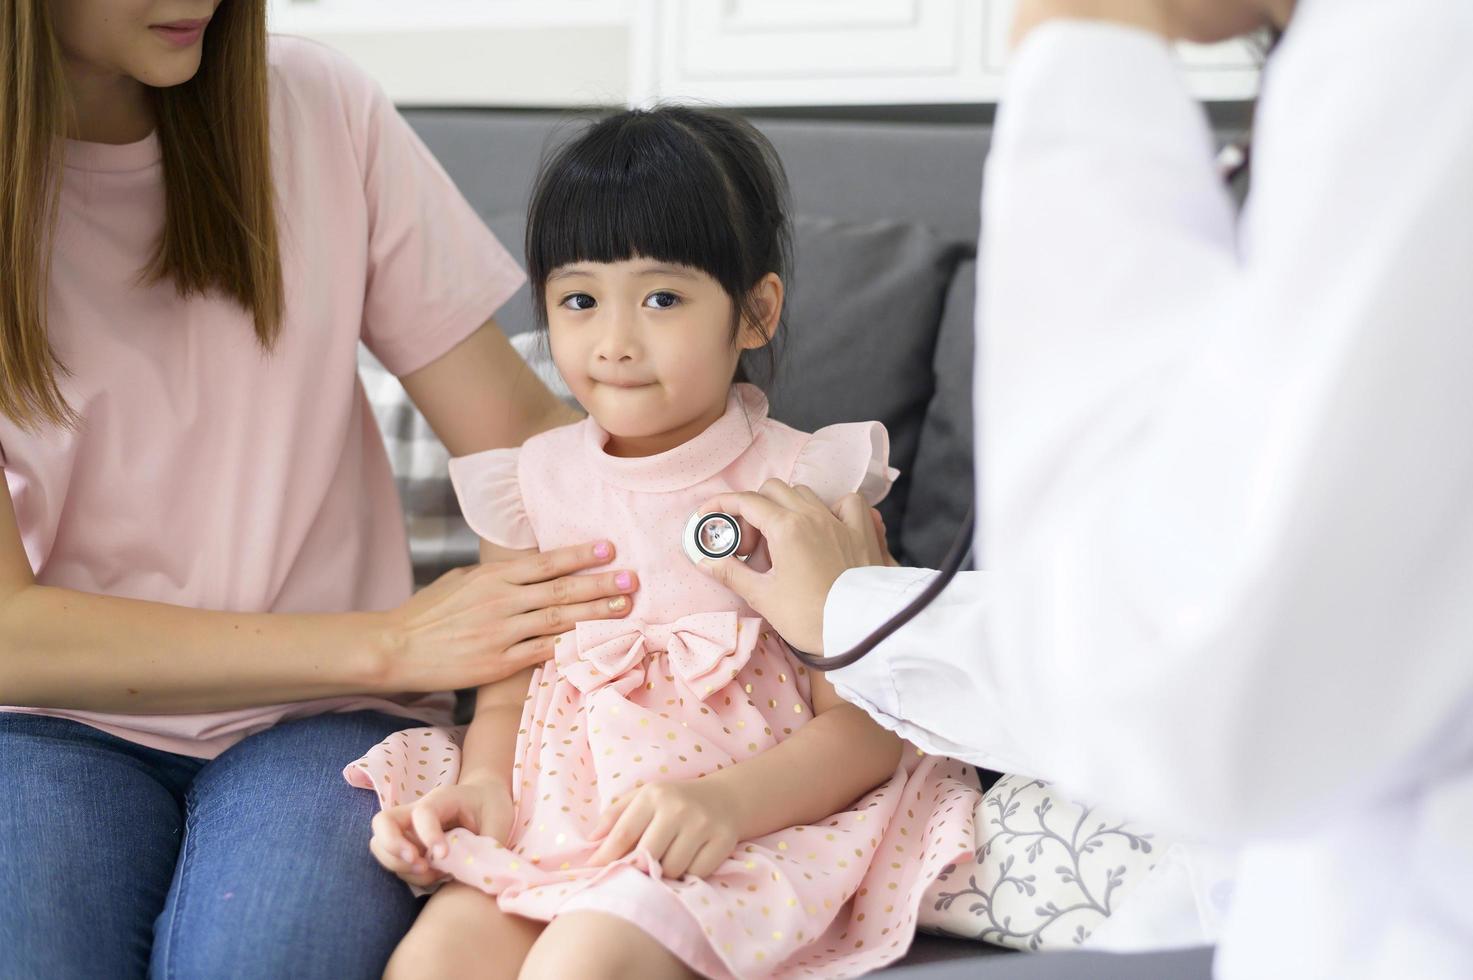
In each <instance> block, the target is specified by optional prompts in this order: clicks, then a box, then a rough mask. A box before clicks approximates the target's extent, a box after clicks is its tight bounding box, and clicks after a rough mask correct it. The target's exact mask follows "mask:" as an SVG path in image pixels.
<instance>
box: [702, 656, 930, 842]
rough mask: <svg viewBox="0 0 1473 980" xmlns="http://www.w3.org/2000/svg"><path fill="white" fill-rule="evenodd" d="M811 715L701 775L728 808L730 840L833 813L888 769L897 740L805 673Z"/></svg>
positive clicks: (825, 683)
mask: <svg viewBox="0 0 1473 980" xmlns="http://www.w3.org/2000/svg"><path fill="white" fill-rule="evenodd" d="M809 678H810V679H811V682H812V690H813V712H814V718H813V720H812V721H810V722H809V723H808V724H806V725H804V726H803V727H802V728H800V729H798V731H796V732H794V733H793V735H792V736H791V737H790V738H788V739H786V740H785V741H783V742H781V743H779V744H778V745H775V746H773V747H772V748H770V749H768V750H767V751H766V752H762V753H760V754H758V755H755V756H753V757H752V758H750V759H746V760H743V761H742V762H739V763H737V764H736V765H734V766H729V767H727V768H726V769H721V770H718V771H717V772H713V773H711V774H710V775H708V776H706V777H704V780H703V781H704V782H708V783H711V784H713V785H714V786H718V787H720V788H721V790H722V795H723V796H725V797H726V798H727V799H728V800H729V801H730V805H731V807H732V813H733V814H734V816H735V819H736V824H737V828H736V829H737V837H738V838H739V839H741V840H751V839H752V838H754V837H761V836H763V835H764V834H770V833H773V832H774V831H778V830H782V829H783V828H785V827H792V826H794V825H797V824H811V823H817V822H818V821H820V820H822V819H824V818H825V817H829V816H832V815H833V814H835V813H838V812H839V811H841V810H843V809H844V808H845V807H847V806H848V805H849V804H851V803H853V802H854V801H855V800H857V799H858V798H859V797H861V796H863V795H864V794H865V793H868V792H869V791H870V790H872V789H874V788H875V787H876V786H878V785H880V784H881V783H883V782H884V781H885V780H887V779H889V778H890V777H891V776H893V775H894V774H895V767H896V766H897V765H899V763H900V754H901V751H902V745H903V743H902V742H901V740H900V738H899V737H898V736H896V735H895V734H894V733H892V732H888V731H886V730H885V729H883V728H881V727H880V726H879V725H877V724H875V722H874V721H873V720H871V718H870V717H869V715H867V714H865V712H864V711H863V710H862V709H860V708H856V707H855V706H854V705H852V704H849V703H848V702H847V701H844V700H843V699H842V698H840V697H839V696H838V694H836V693H835V692H834V688H833V685H832V684H830V683H829V682H828V679H827V678H825V677H824V676H823V675H822V674H820V673H818V672H816V671H809Z"/></svg>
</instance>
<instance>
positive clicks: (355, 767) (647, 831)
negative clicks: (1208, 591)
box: [346, 107, 976, 977]
mask: <svg viewBox="0 0 1473 980" xmlns="http://www.w3.org/2000/svg"><path fill="white" fill-rule="evenodd" d="M785 196H786V195H785V181H784V178H783V176H782V171H781V166H780V165H779V163H778V162H777V160H776V157H775V154H774V153H773V151H772V148H771V146H770V145H769V144H768V143H767V141H766V140H765V139H764V138H763V137H761V136H760V135H759V134H758V133H757V132H756V131H755V130H753V129H752V128H751V127H750V126H748V125H747V124H745V123H743V122H741V121H739V120H737V119H735V118H732V117H728V116H725V115H718V114H714V113H710V112H704V111H699V110H694V109H689V108H673V107H672V108H662V109H658V110H655V111H651V112H642V111H634V112H625V113H621V114H617V115H615V116H612V117H610V118H608V119H605V120H603V121H601V122H599V123H598V124H596V125H594V126H592V127H591V128H590V129H589V130H588V131H587V132H586V133H584V134H583V135H582V136H581V137H580V138H578V139H577V140H575V141H574V142H572V143H571V144H569V145H568V146H567V147H566V148H564V149H563V150H562V151H561V152H560V153H559V154H557V155H556V156H555V158H554V159H552V161H551V162H550V163H549V164H548V165H547V167H546V168H545V170H544V172H543V174H542V175H541V177H540V179H539V181H538V183H537V186H536V188H535V190H534V194H533V200H532V204H531V209H530V214H529V226H528V227H529V231H528V235H527V255H528V264H529V267H530V273H531V279H532V284H533V296H534V301H535V304H536V306H537V310H538V316H539V319H541V320H543V321H544V322H545V323H546V325H547V328H548V331H549V338H550V341H551V346H552V354H553V358H554V360H555V362H556V364H557V367H558V370H559V371H560V372H561V373H562V375H563V377H564V378H565V379H566V380H567V382H568V385H569V387H570V388H571V390H572V391H573V393H574V394H575V395H576V396H577V398H578V400H579V401H580V402H581V403H582V405H583V406H584V408H586V409H587V411H588V413H589V418H588V419H586V420H584V421H583V422H580V423H577V424H575V425H571V426H567V427H564V428H561V429H555V430H553V431H550V432H547V433H544V434H543V435H541V436H537V437H535V438H533V439H531V440H529V441H528V442H527V443H526V444H525V445H524V446H522V448H521V449H519V450H517V449H512V450H493V451H490V452H483V453H479V454H476V455H472V456H466V457H462V458H459V459H456V460H454V461H453V462H452V463H451V477H452V480H453V482H454V484H455V489H456V493H457V494H458V496H459V498H460V501H461V505H462V508H463V510H464V512H465V515H466V519H467V520H468V521H469V522H470V524H471V526H472V527H473V528H474V529H475V530H476V532H477V533H478V534H479V535H480V536H481V537H482V538H483V539H484V540H485V544H484V545H483V557H485V558H488V559H489V558H496V557H501V556H503V555H504V554H505V553H507V552H509V551H516V550H521V549H529V548H542V549H547V548H552V547H557V546H558V545H560V544H563V543H567V542H574V541H582V540H584V539H586V538H588V537H589V536H590V535H595V536H596V535H609V536H610V538H611V540H612V541H613V542H614V543H615V545H616V546H617V548H618V549H619V554H620V558H621V560H622V561H623V562H626V563H628V564H630V566H631V567H633V568H635V569H637V570H639V573H640V583H639V588H638V591H636V592H634V599H633V602H634V606H633V608H632V609H631V610H629V615H628V617H627V618H624V619H609V620H592V621H584V622H579V623H576V624H569V626H571V627H572V628H570V629H569V630H568V631H567V632H565V633H563V634H562V635H561V636H560V637H559V639H558V641H557V644H556V656H555V658H554V660H553V661H552V662H551V663H548V664H545V665H543V666H541V667H538V668H536V669H534V670H531V671H529V672H527V673H524V674H522V675H520V676H517V677H513V678H511V679H510V680H508V681H504V682H501V683H498V684H492V685H489V686H487V687H484V688H482V689H481V690H480V692H479V696H478V700H477V705H476V714H475V719H474V721H473V722H472V723H471V725H470V727H469V729H468V730H467V731H466V732H465V734H464V744H463V747H461V746H458V745H457V734H458V733H456V732H452V731H446V730H444V729H418V730H413V731H410V732H406V733H401V734H398V735H395V736H391V737H390V738H388V739H386V740H385V741H384V742H382V743H380V744H379V745H378V746H377V747H375V748H374V749H373V750H372V751H371V752H370V753H368V755H367V756H365V757H364V758H363V759H361V760H359V761H357V762H355V763H354V764H352V765H350V766H349V767H348V769H347V771H346V775H347V776H348V779H349V780H350V781H351V782H353V783H354V784H355V785H358V786H362V787H364V788H372V789H376V790H377V792H378V796H379V799H380V801H381V803H382V805H383V807H384V809H383V812H382V813H380V814H379V815H378V817H377V818H376V819H375V821H374V835H373V840H372V844H371V847H372V849H373V852H374V854H375V855H376V856H377V857H378V859H379V861H380V862H381V863H382V864H383V865H384V866H385V867H387V868H389V869H390V870H392V871H394V872H396V873H397V874H399V875H400V876H401V877H403V878H404V879H405V880H407V881H408V882H410V883H411V884H413V885H415V886H418V887H427V886H429V885H431V884H434V883H436V882H438V881H441V880H444V879H447V878H448V879H450V880H449V883H447V884H445V885H444V886H443V887H441V888H440V889H439V891H438V892H437V893H436V894H435V896H434V897H433V898H432V899H431V900H430V902H429V904H428V906H427V907H426V909H425V910H424V912H423V913H422V915H421V916H420V918H419V920H418V922H417V924H416V925H415V926H414V928H413V930H412V931H411V932H410V934H409V936H408V937H407V938H406V939H405V940H404V942H403V943H402V944H401V945H400V947H399V949H398V951H397V952H396V953H395V956H394V959H393V960H392V961H391V963H390V967H389V974H390V975H391V976H398V975H409V974H412V975H414V976H426V975H446V976H469V975H472V974H473V973H474V974H475V975H479V976H508V977H509V976H514V975H517V974H518V973H519V972H520V973H521V974H522V975H523V976H548V977H569V976H576V977H594V976H620V977H623V976H638V977H655V976H688V975H690V974H691V973H692V972H694V973H696V974H700V975H703V976H710V977H731V976H767V975H777V976H797V975H804V976H808V975H820V976H849V975H854V974H858V973H863V972H866V971H869V970H873V969H875V968H877V967H880V966H882V965H884V964H885V963H887V962H890V961H892V960H894V959H896V958H898V957H899V956H901V955H902V954H903V953H904V952H905V950H906V949H907V947H908V946H909V943H910V940H911V937H912V936H913V934H914V928H915V922H916V914H917V908H918V905H919V902H920V900H921V897H922V894H923V892H924V891H925V890H926V888H927V886H928V885H929V884H930V883H931V881H933V880H934V878H935V876H936V875H937V873H938V872H940V871H941V869H942V868H943V867H944V866H945V865H947V864H949V863H952V862H953V861H955V860H957V859H959V858H961V857H962V856H964V855H966V854H968V853H969V852H970V850H971V847H972V841H973V832H972V812H973V807H974V804H975V802H976V790H975V788H974V787H975V783H974V782H973V781H972V780H970V779H969V773H968V771H967V770H965V769H964V768H963V767H962V766H960V765H959V764H957V763H954V762H950V761H948V760H943V759H932V758H921V757H919V754H918V753H916V752H914V751H913V750H912V751H908V752H903V751H902V744H901V742H900V741H899V740H898V739H897V738H895V737H894V736H893V735H892V734H890V733H889V732H886V731H884V730H883V729H881V728H879V727H878V726H877V725H875V724H874V723H873V722H872V721H871V720H870V719H869V717H868V716H866V715H865V714H864V713H863V712H862V711H860V710H859V709H857V708H855V707H853V706H851V705H849V704H846V703H844V702H843V701H841V700H840V699H839V698H838V697H837V696H836V695H835V694H834V692H833V689H832V688H831V687H830V686H829V684H828V682H827V681H825V680H824V679H823V678H822V677H821V676H818V675H816V674H813V673H810V672H809V671H807V670H805V669H804V668H803V667H802V666H801V665H800V664H799V663H798V662H797V661H796V660H795V659H794V658H793V657H792V656H791V654H790V653H789V652H788V649H787V647H786V646H785V645H784V643H783V641H782V640H781V639H780V638H779V637H778V636H776V635H775V634H774V633H773V632H772V631H771V630H770V629H768V628H767V627H766V626H765V625H764V623H763V622H762V621H761V620H760V619H759V618H757V617H755V616H754V615H753V614H752V612H751V610H750V608H749V607H747V606H745V605H744V604H743V603H742V602H741V601H740V600H739V599H738V598H737V597H736V596H735V595H734V594H733V593H731V592H730V591H728V590H727V589H725V588H724V587H723V586H721V585H720V584H718V583H717V582H716V581H715V580H714V579H713V578H711V577H710V576H708V575H707V574H705V573H704V572H703V571H702V570H701V569H699V568H697V567H696V566H695V565H693V564H692V563H691V561H690V559H689V558H688V557H687V556H686V553H685V552H684V551H683V549H682V543H681V542H682V535H683V532H684V529H685V525H686V522H687V520H688V518H690V516H691V515H692V514H693V513H694V512H695V511H696V510H697V509H698V508H699V507H700V506H701V505H702V504H703V503H705V502H707V501H709V500H711V499H712V498H713V497H715V496H716V495H718V494H721V493H724V492H729V491H734V490H753V489H756V488H758V487H759V486H761V485H762V484H763V483H764V482H765V481H768V480H773V479H776V480H781V481H783V482H785V483H791V484H794V485H804V486H806V487H808V488H811V492H812V493H815V494H817V495H818V497H819V498H821V499H822V500H823V501H825V502H826V503H828V504H830V505H833V504H835V503H836V502H837V501H838V500H839V499H840V498H842V497H844V496H846V495H848V494H850V493H852V492H858V493H859V494H861V495H863V497H864V498H865V499H867V500H868V501H869V502H871V503H873V502H875V501H877V500H879V499H880V498H881V497H883V496H884V494H885V492H886V491H887V490H888V488H889V485H890V482H891V481H892V480H893V478H894V476H895V471H893V470H891V469H889V468H888V467H887V466H886V456H887V451H888V439H887V436H886V433H885V430H884V428H883V427H882V426H881V425H880V424H878V423H874V422H870V423H856V424H845V425H834V426H829V427H827V428H825V429H822V430H821V431H819V432H818V433H816V434H813V435H807V434H804V433H801V432H797V431H795V430H793V429H791V428H789V427H787V426H785V425H783V424H781V423H779V422H776V421H774V420H772V419H770V418H768V417H767V400H766V399H765V398H764V397H763V395H762V393H761V391H759V390H758V389H757V388H756V387H754V386H752V385H749V384H743V383H733V379H734V378H735V377H737V376H738V375H739V365H738V359H739V356H740V355H741V353H742V352H743V351H745V350H757V349H761V348H764V347H766V345H767V344H768V342H769V341H770V340H771V338H772V335H773V332H774V331H775V330H776V328H777V326H778V324H779V320H780V317H781V310H782V300H783V273H784V270H785V265H786V256H787V251H788V244H787V243H788V226H787V219H786V214H785V206H784V203H785V202H784V199H785ZM794 492H796V493H805V494H806V493H808V492H810V491H809V490H801V489H800V490H797V491H794ZM633 584H634V583H633V581H632V579H631V581H629V582H626V583H622V584H621V588H627V587H631V586H632V585H633ZM544 923H547V925H545V926H544Z"/></svg>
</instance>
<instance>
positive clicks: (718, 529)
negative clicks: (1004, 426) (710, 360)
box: [683, 143, 1249, 671]
mask: <svg viewBox="0 0 1473 980" xmlns="http://www.w3.org/2000/svg"><path fill="white" fill-rule="evenodd" d="M1248 164H1249V149H1248V145H1247V144H1246V143H1245V144H1228V145H1227V146H1225V147H1223V149H1222V152H1221V153H1219V154H1218V167H1219V170H1220V172H1221V174H1222V177H1223V179H1224V180H1225V181H1226V182H1227V183H1229V184H1231V183H1232V182H1233V181H1235V180H1237V179H1238V178H1239V177H1241V176H1243V175H1244V174H1245V173H1246V172H1247V169H1248ZM975 526H976V509H975V508H968V510H967V517H966V520H964V521H963V522H962V526H961V530H959V531H958V532H957V536H956V539H955V540H954V541H952V543H951V547H950V549H948V550H947V552H946V557H945V558H943V559H942V560H941V568H940V569H938V570H937V572H936V575H935V577H934V578H932V579H931V581H930V582H927V583H926V587H925V588H924V589H922V590H921V593H920V595H918V596H916V597H915V598H914V599H912V600H911V601H910V602H908V603H906V604H905V608H904V609H901V610H900V611H899V612H897V613H896V614H895V615H893V616H891V617H890V618H889V619H887V620H885V621H884V622H883V623H881V624H880V625H879V627H877V628H876V629H875V630H874V631H873V632H871V633H870V634H869V636H866V637H865V638H864V639H863V640H860V641H859V642H858V643H856V644H855V645H854V646H853V647H852V648H851V649H849V650H845V651H844V652H843V653H840V654H835V655H833V656H828V657H816V656H814V655H813V654H811V653H805V652H803V651H802V650H799V649H797V648H795V647H792V645H791V644H790V645H789V649H791V650H792V651H793V656H795V657H797V658H798V659H799V660H800V661H802V662H803V663H804V664H806V665H808V666H809V667H812V668H813V669H814V670H819V671H829V670H838V669H839V668H840V667H848V666H849V665H850V664H852V663H854V662H855V661H857V660H859V659H860V658H861V657H863V656H864V655H865V654H867V653H869V652H870V651H871V650H873V649H874V648H875V647H877V646H879V645H880V644H881V643H883V642H885V640H887V639H889V638H890V636H891V635H892V634H893V633H894V632H895V631H896V630H898V629H900V627H902V626H904V625H905V624H906V623H908V622H910V621H911V620H912V619H915V618H916V616H917V615H919V614H920V612H921V611H922V610H923V609H925V608H926V607H927V606H929V605H930V604H931V603H932V602H934V601H935V600H936V597H937V596H939V595H940V594H941V592H942V591H943V590H944V589H945V588H946V586H947V585H949V584H950V583H951V580H952V579H954V578H956V573H957V572H958V571H960V570H961V567H962V565H964V564H965V563H966V561H967V556H968V555H970V554H971V552H972V533H973V531H974V530H975ZM683 544H684V546H685V553H686V555H687V556H688V557H689V558H690V560H691V561H693V562H697V563H699V562H700V561H701V559H703V558H712V559H720V558H726V557H727V556H729V555H735V554H736V552H737V549H738V548H740V547H741V544H742V529H741V526H740V525H739V524H738V523H737V520H736V518H735V517H732V516H731V515H730V514H724V513H721V512H719V511H717V512H713V513H710V514H702V513H699V512H697V513H695V514H692V515H691V518H690V520H689V521H688V522H687V523H686V525H685V538H684V542H683ZM738 557H741V556H740V555H738ZM744 560H745V559H744Z"/></svg>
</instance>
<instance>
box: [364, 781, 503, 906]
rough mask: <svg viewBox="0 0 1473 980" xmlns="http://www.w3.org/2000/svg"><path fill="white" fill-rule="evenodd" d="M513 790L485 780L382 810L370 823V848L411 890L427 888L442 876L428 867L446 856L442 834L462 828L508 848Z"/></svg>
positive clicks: (436, 791)
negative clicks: (413, 886)
mask: <svg viewBox="0 0 1473 980" xmlns="http://www.w3.org/2000/svg"><path fill="white" fill-rule="evenodd" d="M511 821H512V799H511V787H510V786H508V785H507V784H506V781H505V780H504V779H501V778H498V777H494V776H486V777H484V778H473V779H469V780H467V781H466V782H461V783H456V784H455V785H453V786H439V787H436V788H435V789H432V790H430V791H429V792H428V793H426V794H425V795H424V796H423V797H421V798H420V799H418V800H415V801H414V802H413V803H406V804H404V805H403V806H394V807H389V808H388V809H385V810H380V811H379V812H378V814H377V815H376V816H375V817H374V818H373V837H372V838H371V839H370V840H369V842H368V849H369V851H370V852H372V854H373V856H374V857H375V858H376V859H378V863H379V864H381V865H383V866H384V867H385V868H387V869H388V870H390V871H392V872H393V873H394V874H396V875H398V876H399V877H400V878H402V879H404V880H405V881H407V882H408V883H409V884H411V885H415V886H418V887H420V888H428V887H429V886H430V885H433V884H434V883H435V882H437V881H439V880H440V879H441V878H443V877H444V875H442V874H441V873H440V872H438V871H436V870H434V869H433V868H431V867H430V865H429V859H430V858H431V857H433V858H435V859H439V858H443V857H444V856H445V854H446V853H447V847H448V845H447V844H446V843H445V832H446V831H447V830H451V829H453V828H455V827H464V828H465V829H466V830H469V831H470V832H471V833H473V834H479V835H480V836H482V837H490V838H492V839H494V840H496V841H498V842H500V843H503V844H504V843H506V839H507V835H508V834H510V833H511Z"/></svg>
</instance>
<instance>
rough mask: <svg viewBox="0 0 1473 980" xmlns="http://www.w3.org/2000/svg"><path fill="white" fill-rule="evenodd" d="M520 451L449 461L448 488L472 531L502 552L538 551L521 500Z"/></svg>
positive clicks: (491, 451)
mask: <svg viewBox="0 0 1473 980" xmlns="http://www.w3.org/2000/svg"><path fill="white" fill-rule="evenodd" d="M521 453H522V451H521V449H519V448H514V449H487V450H485V451H484V452H479V453H472V454H471V455H469V456H456V457H455V458H453V459H451V460H450V484H451V486H452V487H454V488H455V498H456V500H458V501H459V502H460V512H461V514H462V515H463V516H464V517H465V522H466V523H467V524H469V525H470V528H471V530H472V531H475V532H476V534H478V535H480V536H481V537H482V538H484V539H485V540H487V541H489V542H491V543H492V544H494V545H499V546H500V547H502V548H515V549H527V548H535V547H537V535H536V533H535V532H534V531H533V529H532V519H531V518H530V517H529V516H528V514H527V505H526V502H525V500H524V498H523V497H522V482H521V479H520V478H519V476H518V475H517V473H518V466H519V464H520V461H521Z"/></svg>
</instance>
